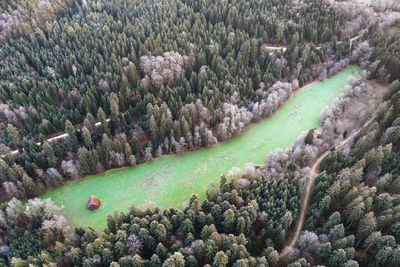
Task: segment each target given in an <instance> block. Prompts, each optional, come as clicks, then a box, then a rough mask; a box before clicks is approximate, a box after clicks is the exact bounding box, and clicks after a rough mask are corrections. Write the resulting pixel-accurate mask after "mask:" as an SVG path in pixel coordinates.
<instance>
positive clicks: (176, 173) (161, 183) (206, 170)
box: [42, 66, 359, 230]
mask: <svg viewBox="0 0 400 267" xmlns="http://www.w3.org/2000/svg"><path fill="white" fill-rule="evenodd" d="M358 70H359V68H358V67H356V66H350V67H348V68H346V69H345V70H343V71H342V72H340V73H339V74H337V75H335V76H334V77H332V78H330V79H327V80H325V81H324V82H321V83H318V84H315V85H313V86H310V87H309V88H308V89H307V90H304V91H301V92H299V93H298V94H296V95H295V96H294V97H293V98H292V99H290V100H289V101H288V102H287V103H286V104H285V105H284V106H283V107H282V109H281V110H280V111H279V112H277V113H276V114H275V115H274V116H273V117H272V118H269V119H266V120H264V121H262V122H260V123H257V124H254V125H252V126H250V127H249V128H248V129H247V130H246V131H245V132H244V133H243V134H241V135H239V136H236V137H235V138H233V139H232V140H230V141H227V142H224V143H221V144H219V145H216V146H214V147H212V148H204V149H200V150H197V151H193V152H189V153H185V154H182V155H170V156H165V157H162V158H159V159H156V160H154V161H153V162H152V163H145V164H141V165H140V166H138V167H136V168H124V169H118V170H114V171H109V172H106V173H103V174H101V175H95V176H90V177H87V178H85V179H83V180H81V181H75V182H71V183H69V184H67V185H65V186H63V187H60V188H58V189H55V190H52V191H49V192H47V193H46V194H45V195H43V196H42V198H49V197H50V198H52V199H53V200H54V202H55V203H57V204H59V205H63V206H64V213H65V215H66V217H67V218H68V219H69V221H70V223H71V226H83V227H85V226H91V227H92V228H94V229H96V230H102V229H103V228H104V227H105V226H106V220H105V219H106V216H107V215H108V214H112V213H113V212H114V210H118V211H127V210H128V209H129V207H130V205H131V204H135V205H137V206H138V207H141V208H144V207H146V206H148V205H157V206H159V207H163V208H167V207H174V208H180V207H182V204H183V203H185V202H186V201H187V200H188V199H189V197H190V195H191V194H193V193H196V194H198V195H199V197H200V198H201V199H204V197H205V190H206V188H207V186H208V185H209V184H210V183H211V182H214V183H217V182H218V181H219V177H220V175H221V174H222V173H224V172H225V173H226V172H228V171H229V170H230V169H231V168H232V167H234V166H238V167H243V166H244V165H245V164H246V163H248V162H252V163H254V164H256V165H259V164H263V163H264V162H265V157H266V155H267V154H268V152H270V151H272V150H274V149H276V148H279V147H281V148H285V147H287V146H289V145H290V144H292V143H293V142H294V141H295V140H296V139H297V137H298V136H299V135H300V133H301V132H303V131H306V130H308V129H311V128H314V127H318V126H319V124H320V120H319V118H320V112H321V110H322V109H323V108H324V107H325V106H326V105H327V104H329V103H331V102H332V100H333V99H334V98H336V97H337V96H339V95H340V94H341V92H342V89H343V87H344V86H345V84H346V81H347V78H348V77H349V76H350V75H351V74H353V73H354V72H356V71H358ZM91 195H96V196H97V197H99V198H100V199H101V201H102V205H101V208H100V209H99V210H97V211H92V212H90V211H88V210H87V208H86V206H87V200H88V198H89V197H90V196H91Z"/></svg>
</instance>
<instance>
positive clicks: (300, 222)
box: [279, 117, 375, 259]
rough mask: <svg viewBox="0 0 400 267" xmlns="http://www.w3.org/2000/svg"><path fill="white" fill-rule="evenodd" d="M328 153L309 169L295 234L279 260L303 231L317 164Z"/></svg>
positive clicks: (354, 134)
mask: <svg viewBox="0 0 400 267" xmlns="http://www.w3.org/2000/svg"><path fill="white" fill-rule="evenodd" d="M374 119H375V118H374V117H373V118H371V119H370V120H368V121H367V122H365V123H364V125H363V126H362V127H361V128H360V129H358V130H357V131H355V132H354V133H353V134H351V135H350V136H349V137H347V138H346V139H345V140H343V141H342V142H341V143H340V144H339V145H338V146H337V148H341V147H343V146H345V145H346V144H347V143H348V142H350V141H351V140H352V139H353V138H354V137H356V136H357V135H358V134H359V133H360V132H361V131H362V130H363V129H365V128H366V127H367V126H368V125H369V124H370V123H371V122H372V121H373V120H374ZM329 152H330V151H329V150H328V151H326V152H325V153H323V154H322V155H321V156H319V158H318V159H317V160H316V161H315V163H314V164H313V165H312V167H311V170H310V177H309V179H308V182H307V186H306V191H305V194H304V196H303V199H302V202H301V211H300V216H299V220H298V222H297V226H296V232H295V234H294V236H293V238H292V241H291V242H290V244H289V246H287V247H285V248H284V249H283V250H282V252H281V254H280V255H279V259H282V258H284V257H285V256H286V255H287V254H288V253H289V252H290V251H291V249H292V248H294V247H295V245H296V243H297V240H298V239H299V236H300V233H301V230H302V229H303V225H304V221H305V217H306V213H307V209H308V205H309V202H310V195H311V189H312V187H313V185H314V179H315V177H317V176H318V175H319V173H320V172H319V164H320V163H321V161H322V160H323V159H324V158H325V157H326V156H327V155H328V154H329Z"/></svg>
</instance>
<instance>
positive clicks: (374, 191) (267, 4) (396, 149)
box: [0, 0, 400, 267]
mask: <svg viewBox="0 0 400 267" xmlns="http://www.w3.org/2000/svg"><path fill="white" fill-rule="evenodd" d="M391 8H393V7H392V6H391V4H389V2H387V3H386V4H385V5H384V4H379V5H378V4H374V5H373V6H372V7H369V6H367V5H362V6H360V4H359V3H358V2H353V1H340V2H339V1H335V0H303V1H299V0H262V1H256V0H250V1H243V0H229V1H228V0H221V1H210V0H201V1H194V0H170V1H167V0H151V1H150V0H144V1H136V0H134V1H128V0H113V1H106V0H98V1H94V0H93V1H92V0H55V1H50V0H33V1H28V2H26V1H12V0H5V1H2V2H1V3H0V13H1V16H0V47H1V49H0V122H1V123H0V140H1V144H0V154H1V157H0V182H1V184H2V187H1V190H0V195H1V197H0V200H2V204H0V266H16V267H20V266H21V267H25V266H113V267H117V266H138V267H140V266H143V267H147V266H152V267H153V266H154V267H156V266H163V267H168V266H178V267H185V266H235V267H241V266H243V267H247V266H250V267H252V266H254V267H255V266H265V267H267V266H292V267H297V266H301V267H302V266H315V265H319V266H396V265H399V264H400V249H399V243H400V217H399V216H400V213H399V212H400V206H399V205H400V201H399V200H400V199H399V194H400V182H399V181H400V180H399V179H398V178H399V175H400V172H399V170H400V82H399V81H398V79H400V72H399V69H400V61H399V57H398V55H399V53H400V38H399V37H400V34H399V33H397V34H389V33H388V32H387V31H386V29H387V28H388V27H389V26H393V25H396V23H399V22H398V17H396V16H395V14H393V13H390V12H388V10H389V9H391ZM371 10H372V11H373V10H375V11H373V12H371ZM377 14H378V15H377ZM396 19H397V21H396ZM354 38H356V39H357V41H354V42H353V41H351V40H353V39H354ZM274 47H275V48H279V47H284V48H285V49H276V50H275V49H273V48H274ZM349 64H356V65H359V66H360V67H361V69H362V71H361V72H360V74H359V75H358V76H356V77H353V78H352V79H350V80H349V84H348V86H347V87H346V91H345V94H344V95H343V96H342V97H341V98H338V99H337V100H336V101H335V102H334V103H333V104H332V105H331V106H330V107H327V108H326V109H325V110H324V111H323V112H322V115H321V128H320V129H311V130H310V131H309V132H308V133H304V134H303V135H301V136H300V137H299V139H298V140H297V141H296V143H295V144H293V145H292V146H290V147H289V148H287V149H285V150H283V149H278V150H276V151H274V152H271V153H270V154H269V155H268V156H267V155H266V164H265V165H264V166H257V167H256V166H253V165H247V167H246V168H245V169H244V170H243V171H240V172H230V173H229V174H228V175H222V176H221V177H220V183H219V184H218V185H212V186H210V187H209V188H208V189H207V197H206V199H205V200H204V201H202V200H200V199H199V198H198V197H197V196H196V195H193V196H192V197H191V198H190V199H189V201H188V205H187V206H186V207H185V208H183V209H173V208H169V209H160V208H158V207H149V208H147V209H139V208H137V207H136V206H135V205H134V203H132V204H133V205H132V207H131V208H130V210H129V211H128V212H124V213H123V212H119V211H115V214H110V215H109V216H108V217H107V228H106V229H105V230H104V231H103V232H96V231H95V230H93V229H91V228H90V227H88V228H75V229H71V228H70V226H69V224H68V221H67V219H66V218H65V217H64V216H63V214H62V207H58V206H57V205H55V204H54V203H52V201H51V200H49V199H46V200H43V199H40V198H37V197H39V196H40V195H41V194H42V193H43V192H45V191H46V190H48V189H50V188H56V187H59V186H61V185H63V184H65V183H67V182H68V181H71V180H74V179H79V178H82V177H84V176H85V175H88V174H96V173H102V172H104V171H105V170H109V169H113V168H118V167H123V166H136V165H137V164H140V163H143V162H150V161H152V160H153V159H154V158H156V157H160V156H162V155H167V154H171V153H176V154H179V153H183V152H184V151H190V150H194V149H197V148H200V147H209V146H212V145H214V144H217V143H218V142H222V141H224V140H227V139H230V138H232V137H233V136H235V135H237V134H238V133H240V132H242V131H244V130H245V128H246V127H247V126H248V125H249V124H250V123H254V122H257V121H259V120H261V119H263V118H266V117H269V116H271V115H272V114H273V113H274V112H275V111H277V110H279V108H280V107H281V106H282V105H283V104H284V103H285V101H286V100H288V99H289V98H290V96H291V94H292V93H294V92H295V91H296V90H297V89H299V88H300V87H302V86H304V85H306V84H308V83H311V82H313V81H316V80H324V79H326V78H327V77H330V76H332V75H334V74H336V73H338V72H339V71H340V70H342V69H344V68H345V67H346V66H348V65H349ZM370 80H379V81H384V82H386V83H388V84H390V88H389V90H388V92H387V93H386V94H385V97H384V99H383V101H382V103H380V104H379V106H378V107H377V108H376V109H375V110H373V111H371V112H370V114H367V115H369V117H368V118H367V119H369V121H371V123H369V124H368V125H367V129H364V130H362V129H361V128H360V134H359V136H356V137H355V139H354V142H351V143H350V145H348V146H347V147H346V148H342V147H340V146H339V144H340V142H341V141H343V140H346V138H347V137H348V134H349V133H348V132H347V130H345V129H343V127H341V125H340V123H339V118H340V116H341V115H342V114H343V112H345V110H347V109H348V107H349V106H351V104H352V103H353V102H355V101H356V100H357V99H358V98H359V97H360V96H361V95H363V94H366V91H367V90H369V89H368V86H369V85H368V84H369V81H370ZM367 119H366V120H365V122H366V121H367ZM358 123H360V125H358ZM356 124H357V126H359V127H361V122H357V123H356V122H355V123H354V126H356ZM60 136H61V137H60ZM323 153H327V156H326V157H324V158H323V160H322V161H321V164H320V165H319V171H320V174H319V175H318V176H317V178H316V179H315V182H314V187H313V189H312V191H311V198H310V206H309V207H308V210H307V212H306V218H305V223H304V226H303V229H302V231H301V234H300V237H299V238H298V242H296V244H295V246H294V247H288V246H287V245H288V240H289V239H291V238H292V237H293V236H294V232H295V228H296V225H297V222H298V221H299V214H300V210H301V204H302V197H303V196H304V192H305V184H306V181H307V177H308V175H309V173H310V166H311V165H312V164H313V163H314V162H315V160H316V159H317V158H318V157H319V156H321V155H323ZM398 211H399V212H398ZM283 251H285V254H284V257H282V255H283Z"/></svg>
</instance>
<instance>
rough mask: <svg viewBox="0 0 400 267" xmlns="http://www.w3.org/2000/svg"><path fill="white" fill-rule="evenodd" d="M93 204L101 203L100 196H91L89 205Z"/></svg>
mask: <svg viewBox="0 0 400 267" xmlns="http://www.w3.org/2000/svg"><path fill="white" fill-rule="evenodd" d="M91 205H94V206H97V207H98V206H99V205H100V200H99V198H98V197H95V196H91V197H90V198H89V200H88V206H91Z"/></svg>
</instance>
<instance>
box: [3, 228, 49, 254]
mask: <svg viewBox="0 0 400 267" xmlns="http://www.w3.org/2000/svg"><path fill="white" fill-rule="evenodd" d="M6 244H7V245H8V246H9V247H10V250H11V253H10V254H9V256H8V260H11V258H12V257H16V258H21V259H24V260H25V259H27V258H28V256H32V257H36V256H37V255H39V254H40V253H41V251H42V250H44V249H45V244H44V243H43V242H42V241H41V238H40V237H38V236H36V235H33V234H29V235H28V236H24V234H23V232H20V233H19V234H18V236H16V237H12V238H11V237H9V238H8V239H7V240H6Z"/></svg>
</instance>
